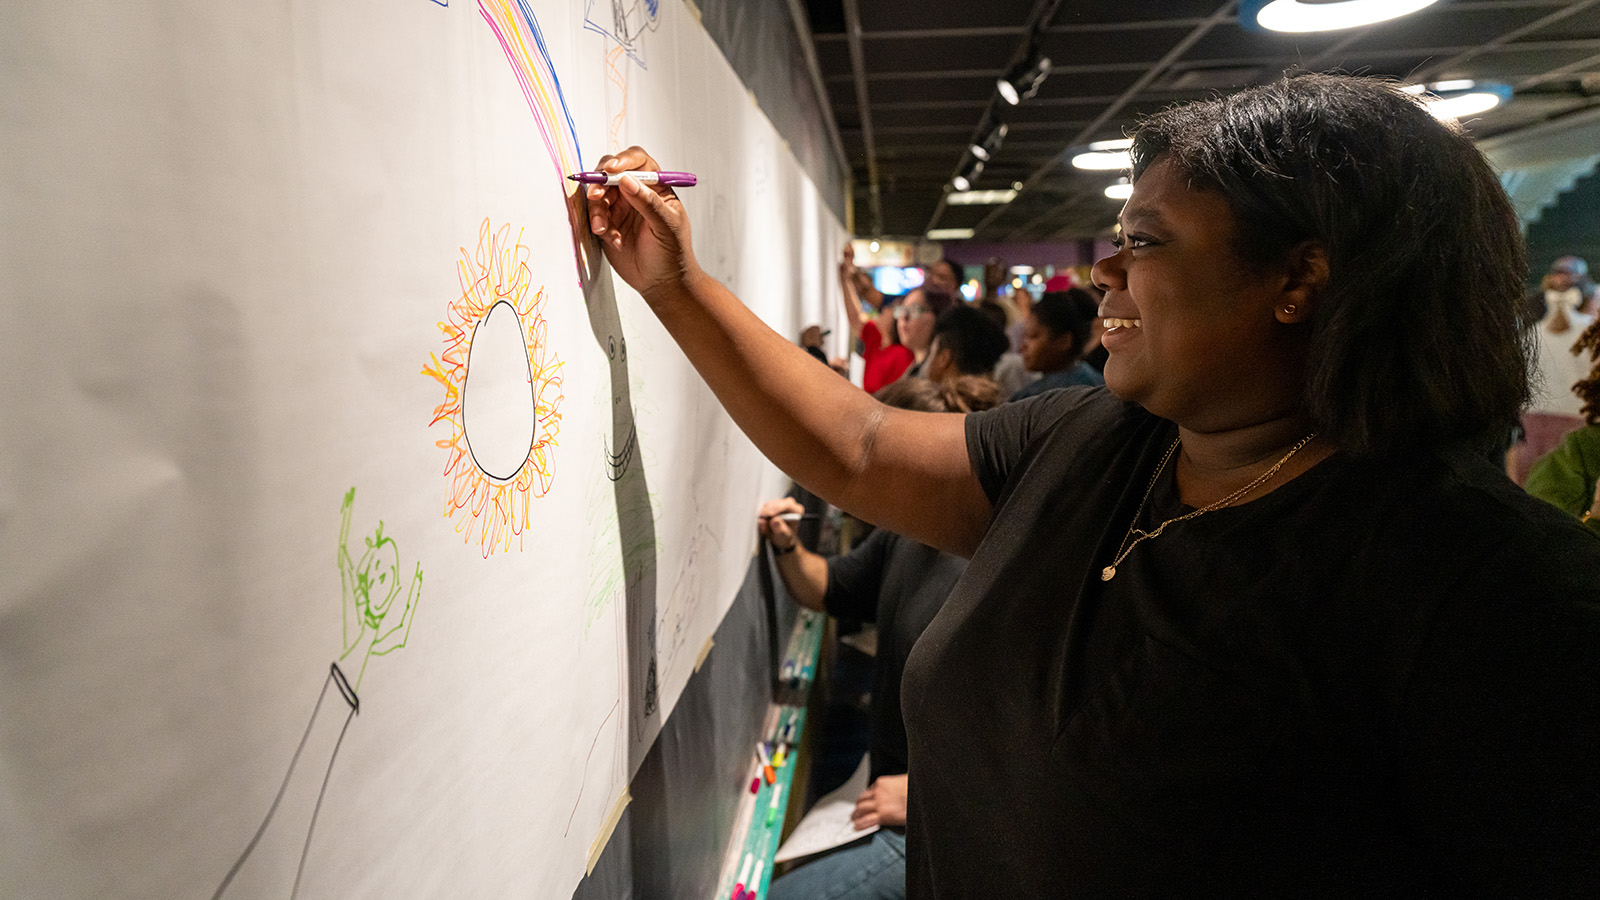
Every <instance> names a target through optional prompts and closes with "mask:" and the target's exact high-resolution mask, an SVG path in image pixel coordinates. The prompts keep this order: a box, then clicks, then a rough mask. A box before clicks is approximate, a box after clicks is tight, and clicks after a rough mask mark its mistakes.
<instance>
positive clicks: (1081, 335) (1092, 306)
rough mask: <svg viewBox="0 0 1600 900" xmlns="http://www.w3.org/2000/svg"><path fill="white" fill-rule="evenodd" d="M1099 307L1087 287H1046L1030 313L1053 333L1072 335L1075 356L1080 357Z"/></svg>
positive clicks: (1087, 341) (1073, 354)
mask: <svg viewBox="0 0 1600 900" xmlns="http://www.w3.org/2000/svg"><path fill="white" fill-rule="evenodd" d="M1098 311H1099V304H1098V303H1096V302H1095V299H1094V297H1092V296H1090V294H1089V292H1088V291H1086V290H1084V289H1083V288H1079V287H1073V288H1067V289H1066V290H1064V291H1045V292H1044V294H1043V295H1041V296H1040V297H1039V300H1038V302H1036V303H1034V304H1033V309H1031V310H1030V311H1029V314H1030V315H1032V316H1033V317H1034V318H1035V319H1037V320H1038V322H1039V324H1040V325H1043V326H1044V327H1045V330H1047V331H1049V332H1050V333H1051V334H1057V335H1063V334H1070V335H1072V356H1073V358H1077V357H1079V356H1082V355H1083V348H1084V347H1085V346H1087V345H1088V343H1089V335H1090V334H1091V333H1092V331H1093V328H1094V318H1095V315H1096V314H1097V313H1098Z"/></svg>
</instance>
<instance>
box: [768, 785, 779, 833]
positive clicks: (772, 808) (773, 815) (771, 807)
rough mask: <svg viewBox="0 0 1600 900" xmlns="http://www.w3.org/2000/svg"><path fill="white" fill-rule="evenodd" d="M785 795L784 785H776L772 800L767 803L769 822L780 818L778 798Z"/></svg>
mask: <svg viewBox="0 0 1600 900" xmlns="http://www.w3.org/2000/svg"><path fill="white" fill-rule="evenodd" d="M782 796H783V785H781V784H780V785H776V786H774V787H773V789H772V802H770V803H768V804H767V824H768V825H771V824H772V823H773V821H775V820H776V819H777V818H778V798H779V797H782Z"/></svg>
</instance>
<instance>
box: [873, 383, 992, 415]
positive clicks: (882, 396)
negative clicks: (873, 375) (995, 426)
mask: <svg viewBox="0 0 1600 900" xmlns="http://www.w3.org/2000/svg"><path fill="white" fill-rule="evenodd" d="M872 396H874V397H877V398H878V400H879V401H881V402H883V403H886V404H888V405H889V406H893V407H895V408H897V409H911V410H916V411H917V412H963V413H966V412H979V411H981V410H985V409H991V408H993V407H996V406H999V405H1000V400H1001V397H1000V386H999V385H998V384H995V383H994V379H993V378H985V377H983V376H981V375H962V376H959V377H957V378H946V379H945V380H943V381H931V380H929V379H927V378H913V377H909V376H908V377H906V378H900V379H897V380H895V381H892V382H890V383H889V384H887V385H885V386H884V387H881V388H879V389H878V392H877V393H876V394H873V395H872Z"/></svg>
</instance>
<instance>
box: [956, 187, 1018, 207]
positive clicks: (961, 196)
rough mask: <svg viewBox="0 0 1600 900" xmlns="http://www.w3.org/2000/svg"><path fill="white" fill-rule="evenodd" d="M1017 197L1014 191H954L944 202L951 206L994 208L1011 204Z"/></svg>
mask: <svg viewBox="0 0 1600 900" xmlns="http://www.w3.org/2000/svg"><path fill="white" fill-rule="evenodd" d="M1016 196H1017V192H1016V191H1014V190H1008V191H952V192H951V193H949V194H947V195H946V196H945V198H944V202H946V203H948V204H950V205H951V206H994V205H996V204H999V203H1010V202H1011V201H1012V200H1013V199H1014V198H1015V197H1016Z"/></svg>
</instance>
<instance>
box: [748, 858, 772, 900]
mask: <svg viewBox="0 0 1600 900" xmlns="http://www.w3.org/2000/svg"><path fill="white" fill-rule="evenodd" d="M766 864H767V861H766V860H765V859H758V860H756V871H755V874H753V875H751V876H750V887H749V892H748V893H746V894H745V895H744V900H756V891H757V890H759V889H760V886H761V869H762V868H763V867H764V866H766Z"/></svg>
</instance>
